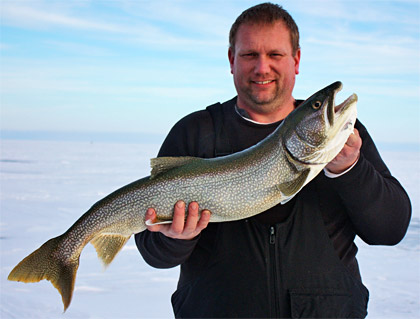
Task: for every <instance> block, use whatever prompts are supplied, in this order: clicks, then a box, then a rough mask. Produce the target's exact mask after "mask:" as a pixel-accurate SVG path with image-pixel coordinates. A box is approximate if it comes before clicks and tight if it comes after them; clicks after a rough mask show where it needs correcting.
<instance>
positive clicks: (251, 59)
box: [229, 21, 300, 114]
mask: <svg viewBox="0 0 420 319" xmlns="http://www.w3.org/2000/svg"><path fill="white" fill-rule="evenodd" d="M299 61H300V50H298V51H297V52H296V54H295V56H293V53H292V45H291V43H290V35H289V31H288V30H287V28H286V27H285V26H284V24H283V22H281V21H279V22H276V23H274V24H269V25H261V24H258V25H256V24H243V25H241V26H240V27H239V30H238V32H237V34H236V42H235V52H232V50H229V62H230V68H231V73H232V74H233V80H234V83H235V87H236V90H237V92H238V101H237V103H238V106H239V107H240V108H244V109H250V110H252V111H254V112H256V113H259V114H268V113H271V112H272V111H273V110H277V109H279V108H282V107H283V108H285V107H290V106H291V105H290V104H291V103H292V105H293V101H294V99H293V97H292V91H293V87H294V85H295V76H296V74H298V73H299Z"/></svg>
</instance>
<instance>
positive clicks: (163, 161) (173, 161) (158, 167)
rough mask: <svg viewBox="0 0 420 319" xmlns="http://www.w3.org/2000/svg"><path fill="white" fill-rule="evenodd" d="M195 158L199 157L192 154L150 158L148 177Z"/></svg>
mask: <svg viewBox="0 0 420 319" xmlns="http://www.w3.org/2000/svg"><path fill="white" fill-rule="evenodd" d="M197 160H199V158H197V157H192V156H183V157H157V158H152V159H151V160H150V166H151V167H152V171H151V173H150V178H154V177H156V176H157V175H159V174H161V173H163V172H166V171H169V170H170V169H172V168H175V167H179V166H183V165H185V164H187V163H191V162H193V161H197Z"/></svg>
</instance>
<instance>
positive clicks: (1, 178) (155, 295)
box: [0, 140, 420, 319]
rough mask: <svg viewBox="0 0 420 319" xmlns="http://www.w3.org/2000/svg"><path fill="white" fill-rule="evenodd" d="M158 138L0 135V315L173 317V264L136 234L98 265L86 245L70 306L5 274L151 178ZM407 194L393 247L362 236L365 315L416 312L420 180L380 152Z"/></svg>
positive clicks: (403, 159)
mask: <svg viewBox="0 0 420 319" xmlns="http://www.w3.org/2000/svg"><path fill="white" fill-rule="evenodd" d="M158 148H159V145H157V144H111V143H88V142H86V143H84V142H53V141H48V142H43V141H18V140H3V141H1V153H0V187H1V206H0V213H1V215H0V248H1V255H0V256H1V259H0V267H1V268H0V277H1V278H0V283H1V287H0V288H1V291H0V318H43V319H45V318H113V319H115V318H170V317H173V315H172V309H171V305H170V297H171V294H172V293H173V291H174V290H175V287H176V283H177V279H178V269H177V268H175V269H170V270H158V269H153V268H151V267H150V266H148V265H147V264H145V262H144V261H143V260H142V258H141V256H140V255H139V253H138V251H137V249H136V248H135V245H134V242H133V239H130V241H129V242H128V243H127V245H126V246H125V247H124V249H123V250H122V251H121V252H120V254H119V255H118V256H117V258H115V260H114V261H113V263H112V264H111V265H110V266H109V267H108V268H107V269H106V271H103V269H102V265H101V263H100V261H99V260H98V258H97V256H96V253H95V251H94V249H93V247H92V246H91V245H88V246H86V248H85V249H84V251H83V252H82V255H81V258H80V267H79V270H78V275H77V280H76V289H75V293H74V297H73V301H72V304H71V305H70V307H69V309H68V310H67V312H66V313H64V314H62V311H63V307H62V303H61V297H60V295H59V294H58V292H57V291H56V290H55V289H54V288H53V286H52V285H51V284H50V283H49V282H47V281H42V282H40V283H37V284H23V283H16V282H9V281H7V276H8V274H9V272H10V270H11V269H12V268H13V267H14V266H15V265H16V264H17V263H18V262H19V261H20V260H21V259H22V258H23V257H25V256H26V255H28V254H29V253H31V252H32V251H33V250H34V249H36V248H38V247H39V246H40V245H41V244H43V243H44V242H45V241H46V240H47V239H49V238H51V237H55V236H57V235H59V234H61V233H63V232H64V231H66V230H67V228H68V227H69V226H71V225H72V224H73V223H74V222H75V221H76V219H77V218H79V217H80V216H81V214H82V213H84V212H85V211H86V210H87V209H88V208H89V207H90V206H91V205H92V204H93V203H95V202H96V201H97V200H99V199H101V198H102V197H104V196H105V195H107V194H109V193H110V192H112V191H114V190H115V189H117V188H119V187H121V186H123V185H125V184H128V183H129V182H132V181H134V180H136V179H138V178H141V177H143V176H146V175H148V174H149V159H150V158H151V157H154V156H155V154H156V153H157V150H158ZM382 155H383V157H384V159H385V161H386V162H387V164H388V166H389V167H390V168H391V171H392V172H393V174H394V175H395V176H396V177H397V178H398V179H399V180H400V181H401V182H402V184H403V185H404V186H405V188H406V189H407V191H408V192H409V194H410V196H411V199H412V203H413V213H414V215H413V220H412V223H411V226H410V228H409V232H408V234H407V236H406V238H405V239H404V240H403V241H402V243H401V244H400V245H398V246H396V247H381V246H379V247H372V246H367V245H365V244H363V243H362V242H361V241H358V245H359V247H360V251H359V255H358V259H359V263H360V267H361V271H362V276H363V279H364V282H365V284H366V286H367V287H368V288H369V290H370V294H371V299H370V304H369V316H368V318H378V319H379V318H381V319H383V318H393V319H395V318H419V317H420V305H419V300H420V254H419V251H420V213H419V203H418V200H419V198H420V193H419V192H420V184H419V183H420V182H419V181H420V176H419V172H420V169H419V165H420V164H419V163H420V158H419V153H418V152H408V151H407V152H392V151H387V152H383V154H382Z"/></svg>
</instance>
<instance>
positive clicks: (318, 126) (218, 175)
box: [8, 82, 357, 310]
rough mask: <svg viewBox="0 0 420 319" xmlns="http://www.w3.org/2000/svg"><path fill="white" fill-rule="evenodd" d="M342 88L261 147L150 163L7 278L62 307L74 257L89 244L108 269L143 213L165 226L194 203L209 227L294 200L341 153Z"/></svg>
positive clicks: (347, 121)
mask: <svg viewBox="0 0 420 319" xmlns="http://www.w3.org/2000/svg"><path fill="white" fill-rule="evenodd" d="M341 88H342V84H341V82H335V83H333V84H331V85H329V86H327V87H326V88H324V89H322V90H320V91H319V92H317V93H315V94H314V95H312V96H311V97H310V98H308V99H307V100H306V101H305V102H303V103H302V104H301V105H300V106H298V107H297V108H296V109H295V110H294V111H293V112H291V113H290V114H289V115H288V116H287V117H286V118H285V119H284V121H283V122H282V123H281V124H280V125H279V126H278V127H277V128H276V130H275V131H274V132H273V133H272V134H270V135H269V136H267V137H266V138H265V139H264V140H262V141H261V142H259V143H258V144H256V145H255V146H252V147H250V148H248V149H246V150H244V151H241V152H238V153H234V154H232V155H228V156H224V157H219V158H213V159H202V158H195V157H162V158H155V159H152V160H151V166H152V170H151V175H150V176H147V177H144V178H142V179H140V180H137V181H135V182H133V183H131V184H129V185H126V186H124V187H122V188H120V189H118V190H116V191H115V192H113V193H111V194H110V195H108V196H106V197H105V198H103V199H101V200H100V201H98V202H97V203H95V204H94V205H93V206H92V207H91V208H90V209H89V210H88V211H87V212H86V213H85V214H84V215H82V216H81V217H80V218H79V219H78V220H77V221H76V222H75V223H74V224H73V225H72V226H71V227H70V228H69V229H68V230H67V231H66V232H65V233H64V234H62V235H61V236H58V237H56V238H52V239H50V240H49V241H47V242H46V243H45V244H43V245H42V246H41V247H40V248H39V249H37V250H36V251H34V252H33V253H32V254H30V255H29V256H27V257H26V258H24V259H23V260H22V261H21V262H20V263H19V264H18V265H17V266H16V267H15V268H14V269H13V270H12V271H11V273H10V274H9V277H8V279H9V280H14V281H22V282H38V281H40V280H42V279H46V280H49V281H51V283H52V284H53V285H54V287H55V288H57V289H58V291H59V292H60V294H61V296H62V300H63V304H64V310H66V309H67V308H68V306H69V305H70V302H71V299H72V295H73V290H74V285H75V278H76V272H77V269H78V267H79V257H80V254H81V252H82V250H83V248H84V247H85V245H86V244H87V243H89V242H90V243H92V244H93V245H94V247H95V249H96V251H97V253H98V257H99V258H100V259H101V260H102V262H103V263H104V265H109V264H110V263H111V261H112V260H113V259H114V257H115V256H116V254H117V253H118V252H119V251H120V250H121V248H122V247H123V246H124V244H125V243H126V242H127V241H128V239H129V238H130V237H131V235H132V234H135V233H138V232H141V231H144V230H145V229H146V223H145V213H146V210H147V209H148V208H149V207H153V208H154V209H155V211H156V214H157V217H158V221H157V223H169V222H171V219H172V213H173V207H174V204H175V203H176V202H177V201H178V200H183V201H184V202H186V203H189V202H192V201H196V202H197V203H198V204H199V207H200V211H202V210H203V209H207V210H209V211H211V217H210V222H226V221H232V220H238V219H243V218H248V217H251V216H254V215H257V214H259V213H261V212H263V211H265V210H267V209H269V208H271V207H273V206H275V205H277V204H279V203H285V202H287V201H288V200H290V199H291V198H292V197H293V196H295V195H296V194H297V193H298V192H299V191H300V190H301V189H302V188H303V187H304V186H305V185H306V184H307V183H309V182H310V181H311V180H312V179H313V178H314V177H315V176H316V175H317V174H318V173H319V172H320V171H321V170H323V168H324V167H325V166H326V165H327V164H328V163H329V162H330V161H331V160H332V159H334V158H335V157H336V156H337V155H338V153H339V152H340V150H341V149H342V148H343V146H344V144H345V142H346V141H347V139H348V137H349V135H350V134H352V132H353V129H354V124H355V121H356V116H357V115H356V113H357V111H356V102H357V96H356V94H353V95H351V96H350V97H349V98H348V99H346V100H345V101H344V102H343V103H341V104H339V105H337V106H336V105H335V95H336V94H337V92H338V91H340V90H341Z"/></svg>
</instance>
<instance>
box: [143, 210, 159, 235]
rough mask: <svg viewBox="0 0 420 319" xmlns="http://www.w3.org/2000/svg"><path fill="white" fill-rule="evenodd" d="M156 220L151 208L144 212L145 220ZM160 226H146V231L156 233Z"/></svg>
mask: <svg viewBox="0 0 420 319" xmlns="http://www.w3.org/2000/svg"><path fill="white" fill-rule="evenodd" d="M155 219H156V212H155V210H154V209H153V208H149V209H148V210H147V212H146V220H150V221H151V222H154V221H155ZM160 228H161V225H150V226H147V229H148V230H150V231H152V232H158V231H160Z"/></svg>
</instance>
